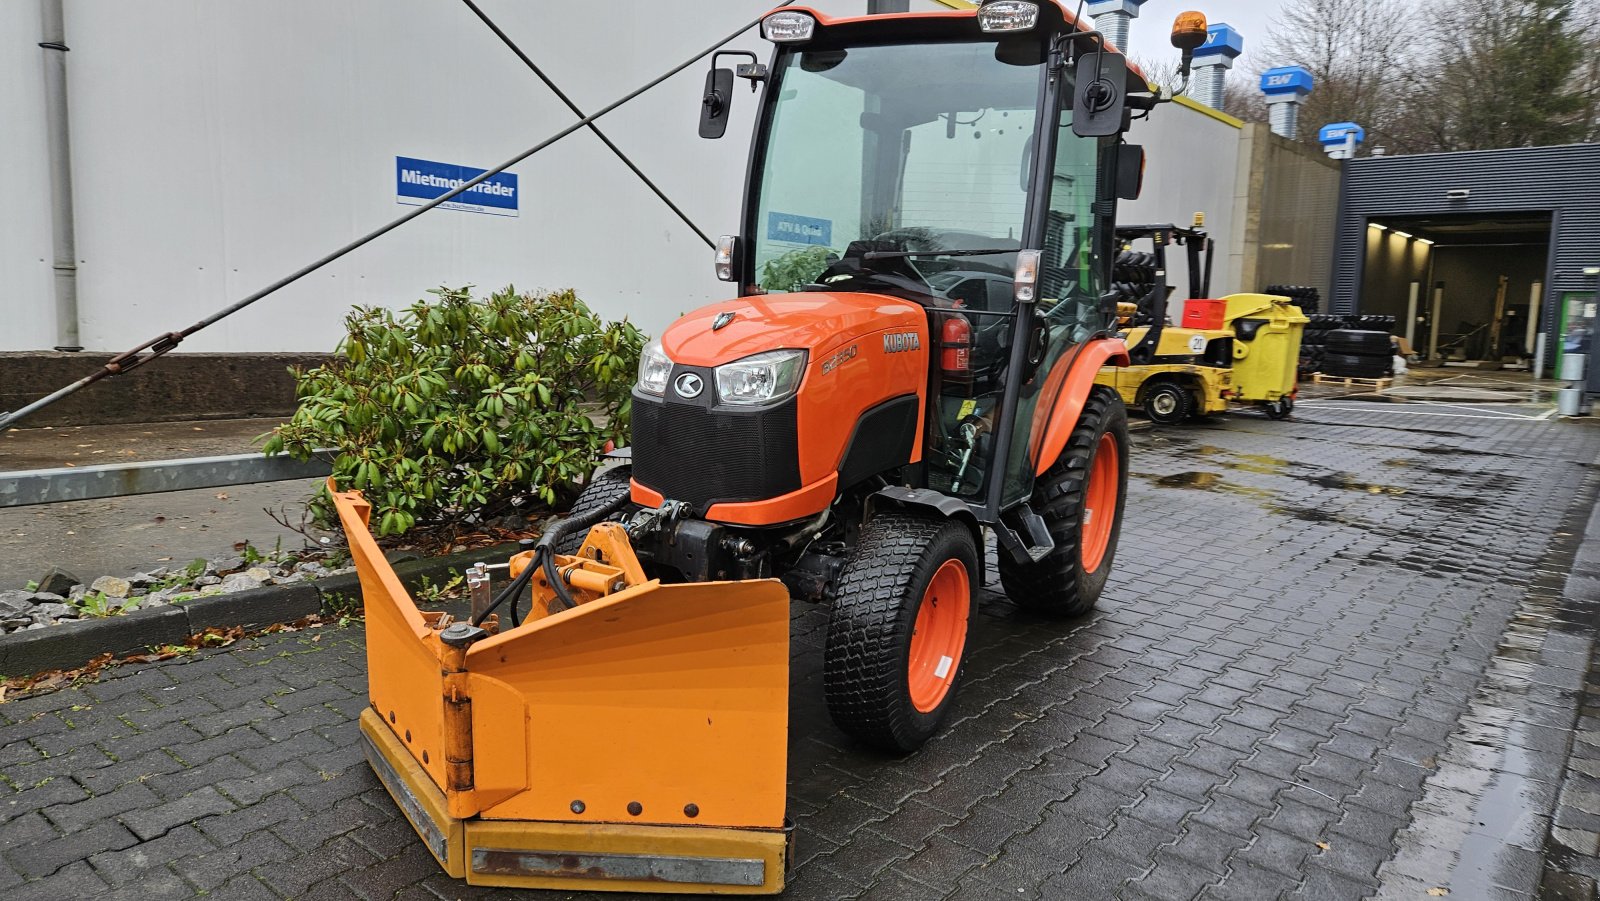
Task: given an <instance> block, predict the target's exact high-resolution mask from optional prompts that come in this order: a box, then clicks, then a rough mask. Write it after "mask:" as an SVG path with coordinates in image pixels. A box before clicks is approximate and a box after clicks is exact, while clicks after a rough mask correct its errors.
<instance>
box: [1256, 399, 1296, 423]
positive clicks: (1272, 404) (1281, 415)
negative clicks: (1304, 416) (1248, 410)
mask: <svg viewBox="0 0 1600 901" xmlns="http://www.w3.org/2000/svg"><path fill="white" fill-rule="evenodd" d="M1261 408H1262V409H1263V410H1265V411H1266V412H1267V418H1268V419H1288V418H1289V414H1290V413H1291V412H1293V411H1294V401H1292V400H1290V399H1289V396H1288V395H1284V396H1283V397H1280V398H1278V399H1277V400H1269V401H1264V402H1262V404H1261Z"/></svg>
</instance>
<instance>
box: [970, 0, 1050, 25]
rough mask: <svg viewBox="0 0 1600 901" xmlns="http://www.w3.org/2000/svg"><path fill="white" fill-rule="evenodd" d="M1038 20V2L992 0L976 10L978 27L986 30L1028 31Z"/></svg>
mask: <svg viewBox="0 0 1600 901" xmlns="http://www.w3.org/2000/svg"><path fill="white" fill-rule="evenodd" d="M1038 22H1039V4H1037V3H1028V2H1026V0H993V2H991V3H985V4H984V5H983V6H982V7H981V8H980V9H979V10H978V27H979V28H982V29H983V30H984V31H987V32H996V31H1028V30H1029V29H1031V28H1033V26H1034V25H1036V24H1038Z"/></svg>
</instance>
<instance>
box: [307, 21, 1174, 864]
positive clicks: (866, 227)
mask: <svg viewBox="0 0 1600 901" xmlns="http://www.w3.org/2000/svg"><path fill="white" fill-rule="evenodd" d="M762 30H763V33H764V35H765V37H766V38H767V39H768V40H770V41H771V42H772V43H773V44H774V45H775V52H774V55H773V57H772V59H771V61H770V63H768V64H765V65H763V64H760V63H758V62H757V61H756V60H755V59H754V58H753V57H750V59H749V61H748V62H746V63H743V64H740V65H738V67H737V70H736V71H735V70H734V69H730V68H719V67H718V59H719V58H720V57H724V56H729V55H734V56H737V55H739V54H729V53H718V54H717V55H716V56H714V57H713V60H712V72H711V73H710V75H709V77H708V79H707V90H706V96H705V102H704V105H703V108H702V115H701V123H700V132H701V134H702V135H703V136H705V137H720V136H721V135H722V133H723V132H724V130H725V129H726V127H727V123H728V118H729V115H730V104H731V102H732V100H733V98H734V90H733V86H734V84H735V81H734V79H735V78H745V79H749V80H751V81H752V83H753V87H754V86H759V85H762V84H764V85H765V91H764V92H763V93H762V95H761V102H760V110H759V112H758V115H757V117H756V119H757V121H756V126H755V137H754V141H753V143H752V147H753V150H752V155H751V160H750V166H749V174H748V178H747V187H746V199H745V209H744V218H743V225H742V229H741V231H740V234H739V235H737V236H735V237H727V238H723V239H722V241H721V242H720V244H719V247H718V251H717V257H716V272H717V275H718V276H719V277H720V278H721V279H723V280H725V281H730V282H733V283H735V284H736V285H738V286H739V290H738V294H739V296H738V298H737V299H735V300H729V301H726V302H723V303H718V304H714V305H712V306H709V307H705V308H703V309H700V310H697V311H695V312H693V313H690V314H689V315H687V316H684V317H683V318H681V319H679V320H678V321H677V322H676V323H674V324H673V325H672V326H671V327H669V328H668V329H667V330H666V331H665V332H664V333H663V334H662V335H661V337H660V339H659V340H657V341H653V342H651V343H650V344H649V345H648V346H647V347H646V348H645V350H644V352H643V355H642V358H641V361H640V364H639V378H638V383H637V386H636V387H635V389H634V393H633V439H632V447H631V449H629V450H628V451H626V452H625V453H623V454H621V456H624V457H626V460H625V461H624V462H622V463H620V464H619V465H616V466H614V467H612V468H610V469H606V470H604V471H602V472H600V473H599V474H598V475H597V476H596V477H595V478H593V479H592V480H591V483H590V484H589V486H588V488H587V489H586V490H585V491H584V493H583V494H582V496H581V497H580V499H579V501H578V502H577V504H576V506H575V508H574V510H573V511H572V514H571V515H570V516H569V517H568V518H567V519H565V520H563V521H562V522H560V523H558V524H556V525H554V526H552V527H551V528H550V529H549V530H548V531H547V533H546V534H545V535H544V536H543V537H542V538H541V539H540V542H539V544H538V545H537V547H535V548H534V549H533V550H530V551H527V552H524V553H523V554H520V555H518V556H517V557H516V558H513V560H512V562H511V566H510V568H509V572H510V575H511V577H512V579H511V581H510V583H509V584H508V585H506V586H505V587H504V588H503V589H501V590H500V591H499V592H498V594H497V595H496V596H495V597H494V599H493V602H492V603H485V604H481V605H475V609H474V611H473V614H472V615H471V616H470V617H468V618H466V619H463V620H460V621H454V622H452V621H451V619H450V617H449V616H447V615H441V614H437V613H427V614H424V613H422V612H421V611H419V610H418V608H417V607H416V605H415V604H414V603H413V602H412V600H411V599H410V598H409V597H408V596H407V594H406V592H405V590H404V588H403V587H402V586H401V585H400V583H399V581H398V579H397V578H396V577H395V575H394V573H393V571H392V570H390V569H389V567H388V566H387V564H386V563H385V562H384V559H383V555H382V554H381V552H380V551H379V549H378V548H377V545H376V544H375V543H374V541H373V539H372V536H371V535H370V533H369V532H368V531H367V528H366V516H367V512H368V510H369V508H368V506H367V505H366V503H365V502H364V501H363V500H362V499H361V496H360V495H359V494H357V493H354V492H344V493H340V492H335V499H336V504H337V507H338V510H339V514H340V517H341V519H342V521H343V524H344V527H345V530H346V531H347V533H348V534H349V536H350V543H351V548H352V553H353V555H354V557H355V560H356V563H357V565H358V567H359V569H360V573H361V580H362V589H363V593H364V600H365V605H366V628H367V654H368V664H369V667H370V694H371V701H372V704H371V708H370V709H369V710H367V711H366V712H365V713H364V714H363V716H362V718H361V727H362V732H363V736H364V740H365V742H366V747H367V753H368V757H369V759H370V760H371V762H372V765H373V768H374V769H375V771H376V772H377V773H378V775H379V776H380V777H381V778H382V781H383V782H384V784H385V785H386V786H387V787H388V789H389V791H390V793H391V794H392V795H393V796H394V798H395V800H396V802H397V803H398V804H399V806H400V807H401V809H402V810H404V812H405V814H406V816H407V817H408V818H409V819H410V821H411V823H412V824H413V826H415V828H416V829H417V831H418V833H419V834H420V835H421V836H422V837H423V839H424V840H425V842H426V844H427V846H428V848H429V849H430V850H431V851H432V852H433V854H434V855H435V856H436V857H437V858H438V860H439V862H440V864H441V865H442V866H443V867H444V868H445V869H446V870H447V871H448V872H449V873H450V874H451V875H452V876H455V877H464V878H465V879H466V880H467V881H468V882H470V883H473V884H481V885H507V886H522V887H538V888H564V889H615V890H648V891H655V892H660V891H677V892H711V893H745V894H760V893H774V892H777V891H779V890H781V889H782V886H783V880H784V872H785V867H786V864H787V861H788V860H789V857H790V849H789V842H790V828H789V826H788V821H787V819H786V817H785V782H786V776H787V772H786V754H787V740H788V691H789V654H790V648H789V619H790V604H791V602H792V600H793V599H798V600H802V601H810V602H821V603H826V604H828V605H830V606H831V610H832V612H831V618H830V622H829V626H828V633H827V643H826V650H825V651H824V655H825V656H824V678H823V689H824V692H825V695H826V700H827V706H828V709H829V711H830V712H831V714H832V717H833V720H834V722H835V723H836V724H837V725H838V727H839V728H840V729H841V730H843V731H844V732H845V733H848V734H849V735H851V736H854V737H855V738H856V739H858V740H859V741H860V742H861V743H862V744H864V745H866V746H868V747H871V748H874V749H877V750H879V751H883V752H888V753H891V754H904V753H907V752H911V751H914V750H916V749H917V748H918V747H920V746H921V745H922V744H923V743H924V742H926V741H927V740H928V739H929V737H931V736H932V735H933V734H934V733H935V732H936V731H937V730H938V728H939V726H940V722H941V721H942V720H943V719H944V718H945V715H946V714H947V713H948V711H949V710H950V708H951V704H952V699H953V698H954V696H955V693H956V691H957V690H958V689H959V686H960V683H961V679H962V675H963V666H962V659H963V652H964V650H965V647H966V642H967V634H968V629H969V627H970V625H971V623H972V619H973V613H974V609H975V606H976V594H975V591H976V589H977V588H979V587H980V586H982V585H983V584H984V583H985V582H986V581H988V579H989V576H988V574H987V571H986V567H985V566H984V556H985V546H986V541H987V539H988V537H989V536H993V537H994V539H995V541H996V543H997V545H998V553H999V581H1000V584H1001V587H1002V588H1003V589H1004V591H1005V593H1006V594H1007V595H1008V596H1009V597H1010V598H1011V599H1012V600H1013V601H1014V602H1015V603H1016V604H1017V605H1018V606H1020V607H1022V608H1023V609H1025V610H1028V611H1032V612H1035V613H1039V614H1044V615H1049V616H1076V615H1081V614H1083V613H1085V612H1087V611H1089V610H1090V609H1091V608H1092V607H1093V606H1094V604H1095V602H1096V600H1097V599H1098V598H1099V596H1100V593H1101V591H1102V589H1103V588H1104V586H1105V584H1106V578H1107V575H1108V573H1109V572H1110V570H1111V567H1112V561H1113V559H1114V557H1115V555H1116V549H1117V534H1118V530H1119V527H1120V525H1121V521H1122V509H1123V501H1124V497H1125V495H1126V490H1127V473H1128V430H1127V421H1126V416H1125V413H1124V410H1123V404H1122V401H1121V400H1120V399H1119V398H1118V396H1117V393H1116V392H1115V391H1114V390H1112V389H1110V388H1106V387H1097V386H1096V385H1095V376H1096V374H1097V373H1098V372H1099V371H1100V369H1101V367H1102V366H1106V365H1115V364H1122V365H1126V363H1127V357H1128V350H1127V348H1126V346H1125V345H1124V344H1123V342H1122V341H1120V340H1118V339H1117V337H1116V335H1115V332H1114V328H1115V313H1116V303H1115V300H1116V295H1115V294H1114V293H1112V292H1111V291H1110V276H1111V266H1112V262H1113V260H1114V258H1115V255H1116V250H1117V247H1116V234H1115V228H1114V223H1115V213H1116V205H1117V199H1118V198H1119V197H1120V198H1130V197H1135V196H1137V193H1138V188H1139V182H1140V180H1141V176H1142V168H1143V162H1144V155H1143V151H1142V150H1141V149H1140V148H1139V147H1136V146H1133V145H1129V144H1126V143H1124V141H1123V139H1122V136H1123V134H1124V133H1125V132H1126V130H1127V129H1128V127H1129V123H1130V121H1131V119H1132V118H1134V116H1135V115H1136V114H1139V115H1143V114H1144V113H1146V112H1147V111H1148V110H1150V109H1151V108H1152V107H1153V106H1154V105H1155V104H1156V103H1157V102H1158V101H1159V100H1161V99H1162V98H1161V97H1159V96H1158V95H1157V94H1155V93H1152V91H1151V88H1150V87H1149V86H1148V84H1147V83H1146V82H1145V81H1144V79H1143V78H1142V77H1141V76H1140V75H1139V74H1138V73H1137V72H1136V71H1135V70H1132V69H1130V68H1129V66H1128V64H1127V62H1126V60H1125V59H1124V58H1123V56H1122V55H1121V54H1119V53H1118V52H1116V50H1115V49H1114V48H1112V47H1110V46H1108V45H1107V44H1106V43H1105V41H1104V40H1103V39H1102V38H1101V36H1100V35H1099V34H1098V33H1097V32H1095V31H1092V30H1090V29H1089V28H1087V27H1085V26H1084V25H1082V24H1081V23H1080V22H1078V21H1077V20H1075V19H1074V18H1073V16H1072V15H1071V14H1070V13H1069V11H1068V9H1067V8H1066V7H1064V6H1062V5H1061V4H1059V3H1057V2H1052V0H1042V2H1037V3H1035V2H1021V0H994V2H989V3H985V4H983V5H982V6H981V7H979V8H977V9H971V10H963V11H952V12H938V13H926V14H903V15H888V16H870V17H860V18H829V17H827V16H825V15H823V14H821V13H818V12H815V11H812V10H809V9H803V8H795V7H790V8H786V9H782V10H779V11H776V12H773V13H771V14H769V15H768V16H767V17H766V18H765V19H764V20H763V24H762ZM1204 40H1205V21H1204V17H1202V16H1200V15H1199V14H1197V13H1186V14H1184V15H1183V16H1180V17H1179V26H1178V27H1177V28H1176V29H1175V30H1174V38H1173V41H1174V44H1175V45H1176V46H1178V47H1180V48H1182V49H1184V50H1185V68H1187V64H1188V54H1189V51H1192V50H1193V49H1194V48H1196V47H1198V46H1199V45H1200V44H1201V43H1203V42H1204Z"/></svg>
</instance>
